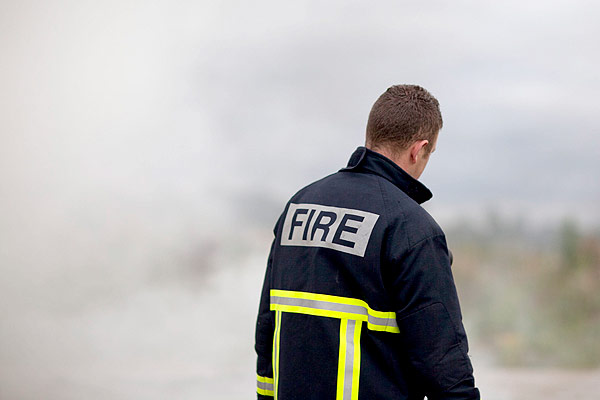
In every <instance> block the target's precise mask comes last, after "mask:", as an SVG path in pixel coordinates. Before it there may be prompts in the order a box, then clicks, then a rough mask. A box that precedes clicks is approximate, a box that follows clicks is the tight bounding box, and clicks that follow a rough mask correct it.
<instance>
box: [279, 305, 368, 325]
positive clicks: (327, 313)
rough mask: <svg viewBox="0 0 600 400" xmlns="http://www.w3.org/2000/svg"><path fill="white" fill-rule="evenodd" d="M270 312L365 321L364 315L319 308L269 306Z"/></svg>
mask: <svg viewBox="0 0 600 400" xmlns="http://www.w3.org/2000/svg"><path fill="white" fill-rule="evenodd" d="M271 310H278V311H285V312H292V313H296V314H308V315H315V316H317V317H331V318H340V319H360V320H363V321H365V322H366V321H367V316H366V315H360V314H354V313H348V312H343V311H332V310H322V309H320V308H310V307H303V306H289V305H283V304H271Z"/></svg>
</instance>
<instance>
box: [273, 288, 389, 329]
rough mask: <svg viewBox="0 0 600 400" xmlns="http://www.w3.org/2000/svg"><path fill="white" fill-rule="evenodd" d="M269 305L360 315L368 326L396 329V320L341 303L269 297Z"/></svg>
mask: <svg viewBox="0 0 600 400" xmlns="http://www.w3.org/2000/svg"><path fill="white" fill-rule="evenodd" d="M271 304H279V305H283V306H298V307H305V308H312V309H315V310H326V311H336V312H344V313H349V314H354V315H362V316H366V317H367V320H368V322H369V324H371V325H377V326H383V327H388V326H389V327H393V328H398V323H397V322H396V318H380V317H375V316H373V315H371V314H369V310H368V309H367V308H366V307H363V306H355V305H351V304H341V303H333V302H329V301H322V300H310V299H298V298H295V297H280V296H271Z"/></svg>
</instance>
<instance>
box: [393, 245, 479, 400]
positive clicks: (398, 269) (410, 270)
mask: <svg viewBox="0 0 600 400" xmlns="http://www.w3.org/2000/svg"><path fill="white" fill-rule="evenodd" d="M450 262H451V261H450V255H449V252H448V247H447V245H446V239H445V237H444V235H443V234H436V235H434V236H432V237H429V238H427V239H424V240H421V241H419V242H418V243H416V244H414V245H413V246H412V247H411V248H410V249H409V250H408V251H407V252H404V254H402V255H398V256H397V258H396V259H395V260H393V264H395V265H392V270H393V273H392V283H391V288H390V294H391V296H392V298H393V301H394V303H395V308H396V313H397V320H398V326H399V328H400V338H401V341H402V345H403V346H402V347H403V348H404V349H405V351H406V354H407V355H408V358H409V361H410V364H411V365H412V367H413V368H414V370H415V372H416V374H417V376H418V377H419V380H420V383H421V385H422V388H423V390H424V391H425V394H426V395H427V398H428V399H429V400H450V399H452V400H459V399H460V400H478V399H479V398H480V396H479V390H478V389H477V388H476V387H475V381H474V378H473V368H472V366H471V361H470V360H469V357H468V355H467V353H468V350H469V348H468V343H467V337H466V333H465V330H464V327H463V324H462V316H461V312H460V305H459V302H458V296H457V293H456V287H455V285H454V279H453V277H452V271H451V269H450Z"/></svg>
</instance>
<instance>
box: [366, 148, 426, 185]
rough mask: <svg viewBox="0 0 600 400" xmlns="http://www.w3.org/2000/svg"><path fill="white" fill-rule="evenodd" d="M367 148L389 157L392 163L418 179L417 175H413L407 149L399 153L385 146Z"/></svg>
mask: <svg viewBox="0 0 600 400" xmlns="http://www.w3.org/2000/svg"><path fill="white" fill-rule="evenodd" d="M367 148H368V149H369V150H372V151H375V152H377V153H379V154H381V155H382V156H385V157H387V158H389V159H390V160H391V161H392V162H393V163H394V164H396V165H397V166H399V167H400V168H402V169H403V170H404V171H405V172H406V173H408V174H409V175H410V176H412V177H413V178H415V179H418V177H416V176H415V171H414V168H413V164H412V163H411V162H410V152H409V151H403V152H400V153H399V152H396V151H392V150H390V149H389V148H387V147H374V148H371V147H367Z"/></svg>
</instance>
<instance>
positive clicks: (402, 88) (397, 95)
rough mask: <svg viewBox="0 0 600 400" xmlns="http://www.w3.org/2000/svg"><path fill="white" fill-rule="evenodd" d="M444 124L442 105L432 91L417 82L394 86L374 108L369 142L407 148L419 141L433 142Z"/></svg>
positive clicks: (369, 144)
mask: <svg viewBox="0 0 600 400" xmlns="http://www.w3.org/2000/svg"><path fill="white" fill-rule="evenodd" d="M442 124H443V122H442V113H441V112H440V104H439V103H438V101H437V100H436V98H435V97H433V96H432V95H431V93H429V92H428V91H427V90H425V89H423V88H422V87H421V86H417V85H394V86H392V87H390V88H389V89H388V90H386V91H385V93H383V94H382V95H381V96H379V98H378V99H377V101H376V102H375V104H373V108H371V112H370V113H369V121H368V122H367V138H366V139H367V143H366V145H367V147H369V148H372V149H376V148H379V147H387V148H389V149H390V150H392V151H402V150H406V149H407V148H408V147H409V146H410V144H411V143H413V142H414V141H416V140H421V139H427V140H429V141H430V142H432V141H433V140H434V139H435V136H436V135H437V133H438V132H439V130H440V129H442ZM428 147H429V150H431V146H428Z"/></svg>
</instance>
